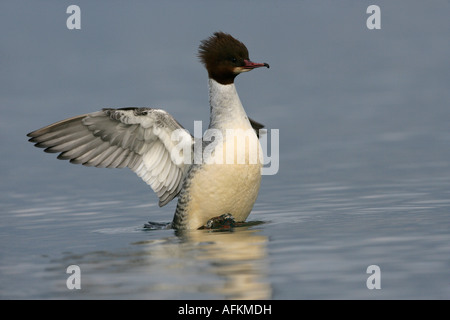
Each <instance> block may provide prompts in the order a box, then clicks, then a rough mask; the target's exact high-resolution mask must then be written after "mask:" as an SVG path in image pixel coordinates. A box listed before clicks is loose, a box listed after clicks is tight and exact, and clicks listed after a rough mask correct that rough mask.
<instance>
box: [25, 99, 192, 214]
mask: <svg viewBox="0 0 450 320" xmlns="http://www.w3.org/2000/svg"><path fill="white" fill-rule="evenodd" d="M28 136H29V137H31V139H30V140H29V141H30V142H33V143H35V146H36V147H40V148H46V149H45V150H44V151H46V152H52V153H60V154H59V155H58V159H63V160H70V162H72V163H77V164H83V165H85V166H94V167H100V168H105V167H106V168H123V167H128V168H130V169H131V170H133V171H134V172H136V174H137V175H138V176H139V177H141V178H142V180H144V181H145V182H146V183H147V184H148V185H150V187H151V188H152V189H153V191H155V192H156V194H157V195H158V197H159V205H160V206H164V205H165V204H167V203H168V202H169V201H170V200H172V199H173V198H174V197H175V196H176V195H177V194H178V193H179V192H180V190H181V187H182V182H183V178H184V175H185V173H186V170H187V163H191V162H190V161H191V158H189V159H185V157H191V155H192V152H191V151H192V146H193V137H192V136H191V135H190V134H189V133H188V132H187V130H185V129H184V128H183V127H182V126H181V125H180V124H179V123H178V122H177V121H176V120H175V119H174V118H173V117H172V116H171V115H170V114H168V113H167V112H165V111H164V110H160V109H151V108H124V109H103V110H102V111H98V112H93V113H89V114H84V115H80V116H77V117H73V118H70V119H66V120H62V121H59V122H56V123H54V124H51V125H49V126H47V127H44V128H42V129H39V130H36V131H33V132H31V133H29V134H28ZM174 137H175V139H174ZM186 150H188V151H189V152H184V153H183V151H186Z"/></svg>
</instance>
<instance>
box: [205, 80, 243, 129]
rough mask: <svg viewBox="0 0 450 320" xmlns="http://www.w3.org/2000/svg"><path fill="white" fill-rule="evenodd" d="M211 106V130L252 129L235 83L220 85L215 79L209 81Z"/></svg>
mask: <svg viewBox="0 0 450 320" xmlns="http://www.w3.org/2000/svg"><path fill="white" fill-rule="evenodd" d="M209 104H210V106H211V119H210V123H209V128H216V129H232V128H251V125H250V122H249V120H248V117H247V114H246V113H245V110H244V107H243V106H242V103H241V100H240V99H239V96H238V93H237V91H236V87H235V86H234V83H231V84H220V83H218V82H217V81H215V80H214V79H209Z"/></svg>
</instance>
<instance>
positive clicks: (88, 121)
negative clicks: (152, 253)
mask: <svg viewBox="0 0 450 320" xmlns="http://www.w3.org/2000/svg"><path fill="white" fill-rule="evenodd" d="M198 58H199V60H200V62H201V63H202V64H203V65H204V67H205V68H206V71H207V74H208V88H209V104H210V123H209V127H208V130H206V131H205V135H203V139H200V140H201V141H198V140H199V139H197V138H194V136H192V135H191V134H190V133H189V132H188V131H187V130H186V129H185V128H184V127H183V126H182V125H181V124H180V123H179V122H178V121H177V120H175V119H174V118H173V117H172V116H171V115H170V114H169V113H168V112H167V111H165V110H162V109H156V108H148V107H126V108H104V109H102V110H100V111H96V112H92V113H87V114H83V115H78V116H75V117H72V118H68V119H65V120H62V121H58V122H56V123H53V124H50V125H48V126H46V127H43V128H41V129H38V130H35V131H32V132H30V133H28V134H27V136H28V137H29V141H30V142H32V143H34V145H35V146H36V147H39V148H45V150H44V151H45V152H49V153H59V155H58V157H57V158H58V159H62V160H69V161H70V162H71V163H74V164H82V165H84V166H94V167H100V168H102V167H103V168H104V167H107V168H124V167H128V168H130V169H131V170H132V171H134V172H135V173H136V174H137V175H138V176H139V177H140V178H141V179H142V180H143V181H145V182H146V183H147V184H148V185H149V186H150V187H151V188H152V190H153V191H154V192H155V193H156V194H157V196H158V198H159V206H160V207H162V206H164V205H166V204H167V203H169V202H170V201H171V200H173V199H174V198H175V197H178V202H177V206H176V209H175V213H174V217H173V220H172V222H171V224H170V227H171V228H173V229H176V230H186V229H189V230H191V229H199V228H203V227H204V226H206V225H207V224H208V222H211V221H214V219H217V218H220V217H223V216H227V217H231V218H232V219H233V221H238V222H244V221H245V220H246V219H247V217H248V216H249V214H250V212H251V211H252V208H253V206H254V203H255V202H256V199H257V196H258V193H259V188H260V184H261V168H262V160H261V158H262V151H261V145H260V142H259V136H258V132H259V129H261V128H263V127H264V126H263V125H262V124H260V123H259V122H257V121H254V120H252V119H250V118H249V117H248V116H247V114H246V112H245V110H244V108H243V106H242V103H241V100H240V98H239V96H238V93H237V91H236V86H235V78H236V76H238V75H239V74H241V73H244V72H248V71H251V70H253V69H256V68H260V67H266V68H269V64H267V63H256V62H253V61H251V60H250V58H249V52H248V49H247V47H246V46H245V45H244V43H242V42H241V41H239V40H238V39H236V38H234V37H233V36H232V35H230V34H228V33H224V32H222V31H218V32H214V33H213V34H212V35H211V36H210V37H208V38H206V39H204V40H202V41H201V42H200V45H199V49H198ZM206 132H209V133H210V135H209V139H205V136H206ZM230 132H231V133H232V134H230ZM239 143H244V145H245V148H244V149H245V151H244V152H242V153H241V154H240V156H239V150H237V146H238V145H239ZM255 145H256V147H253V148H251V147H250V146H255ZM227 147H228V148H227ZM199 150H200V152H198V151H199ZM230 153H231V155H230ZM198 155H199V156H198ZM197 156H198V157H197ZM198 158H199V159H198ZM255 158H256V159H257V160H256V161H252V159H253V160H254V159H255ZM195 160H197V161H195Z"/></svg>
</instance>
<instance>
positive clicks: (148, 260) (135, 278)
mask: <svg viewBox="0 0 450 320" xmlns="http://www.w3.org/2000/svg"><path fill="white" fill-rule="evenodd" d="M98 231H99V232H101V233H103V234H109V235H111V234H112V233H116V234H114V237H116V238H117V237H118V236H120V235H119V233H122V234H127V235H130V234H131V233H130V231H129V230H126V229H120V230H118V229H114V230H107V229H101V230H98ZM142 232H143V233H144V235H145V236H147V235H149V236H150V237H151V239H148V238H147V239H146V240H139V241H133V242H131V244H130V246H128V247H126V248H123V247H122V248H120V249H115V250H108V251H91V252H87V253H85V254H73V253H72V254H71V253H66V255H65V257H64V258H63V259H62V261H59V262H57V261H53V268H52V269H53V270H54V271H55V272H56V271H58V272H60V270H61V268H64V267H63V266H61V265H64V266H68V265H71V264H76V265H79V266H80V268H81V273H82V290H79V292H78V293H76V296H75V295H71V296H72V297H76V298H82V299H89V298H95V299H97V298H103V297H106V298H115V297H118V298H120V299H124V298H125V299H128V298H130V299H186V298H188V299H270V298H271V297H272V290H271V285H270V283H269V281H268V272H269V270H268V269H269V266H268V261H267V242H268V239H267V237H266V236H264V235H261V234H260V230H258V229H255V227H239V228H235V229H233V230H231V231H222V232H211V231H208V230H195V231H185V232H175V234H174V231H173V230H152V231H142ZM132 233H133V234H134V235H136V234H137V235H138V236H139V238H141V239H142V237H141V236H142V233H141V232H136V230H135V231H134V232H132ZM114 241H115V240H114ZM47 271H48V272H50V273H51V271H52V270H47ZM58 291H62V292H64V291H65V292H66V294H70V293H69V292H68V291H69V290H67V289H65V288H61V289H58Z"/></svg>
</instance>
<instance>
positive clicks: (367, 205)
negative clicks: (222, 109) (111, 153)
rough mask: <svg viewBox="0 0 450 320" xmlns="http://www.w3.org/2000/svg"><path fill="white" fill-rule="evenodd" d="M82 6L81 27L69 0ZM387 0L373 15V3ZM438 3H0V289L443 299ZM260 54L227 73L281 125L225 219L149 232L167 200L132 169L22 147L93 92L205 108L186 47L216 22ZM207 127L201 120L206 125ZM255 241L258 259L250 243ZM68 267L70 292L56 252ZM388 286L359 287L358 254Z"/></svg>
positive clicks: (178, 112) (190, 120) (18, 292)
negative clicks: (244, 196)
mask: <svg viewBox="0 0 450 320" xmlns="http://www.w3.org/2000/svg"><path fill="white" fill-rule="evenodd" d="M71 4H77V5H78V6H80V8H81V30H68V29H67V28H66V19H67V18H68V16H69V15H68V14H66V9H67V7H68V6H69V5H71ZM371 4H377V5H379V6H380V8H381V30H369V29H367V27H366V19H367V18H368V17H369V15H368V14H367V13H366V9H367V7H368V6H369V5H371ZM449 12H450V2H449V1H428V2H425V1H406V0H405V1H370V2H369V1H331V0H330V1H164V2H163V1H159V2H152V1H2V2H1V3H0V30H1V33H0V68H1V69H0V110H1V116H0V148H1V149H0V150H1V157H0V170H1V180H0V192H1V194H0V219H1V220H0V221H1V223H0V297H1V298H4V299H10V298H26V299H33V298H64V299H71V298H77V299H79V298H87V299H91V298H120V299H126V298H138V299H141V298H142V299H146V298H149V299H163V298H176V299H185V298H198V299H209V298H219V299H221V298H272V299H305V298H306V299H308V298H324V299H339V298H354V299H359V298H363V299H371V298H382V299H383V298H386V299H395V298H397V299H398V298H400V299H402V298H414V299H427V298H438V299H448V298H450V280H449V279H450V258H449V257H450V255H449V253H450V234H449V230H450V228H449V225H450V224H449V222H450V126H449V124H450V106H449V101H450V93H449V84H450V64H449V57H450V20H449V19H448V14H449ZM218 30H221V31H225V32H228V33H231V34H232V35H234V36H235V37H237V38H238V39H240V40H241V41H243V42H244V43H245V44H246V45H247V47H248V48H249V51H250V58H251V59H252V60H254V61H257V62H268V63H269V64H270V65H271V68H270V69H268V70H267V69H264V70H262V69H259V70H255V71H253V72H251V73H247V74H244V75H241V76H239V77H238V78H237V81H236V85H237V89H238V92H239V94H240V97H241V100H242V101H243V104H244V106H245V108H246V110H247V112H248V114H249V115H250V117H252V118H254V119H256V120H257V121H260V122H262V123H264V124H265V125H266V127H268V128H269V129H270V128H276V129H279V130H280V170H279V172H278V174H277V175H274V176H265V177H264V178H263V184H262V187H261V192H260V196H259V198H258V201H257V203H256V205H255V208H254V211H253V213H252V214H251V215H250V217H249V220H250V221H262V222H264V223H263V224H258V225H256V226H253V227H249V228H244V229H241V230H237V231H236V232H234V233H226V234H217V233H205V232H203V233H202V232H193V233H191V234H189V235H188V236H186V235H183V236H180V235H178V234H176V233H174V232H173V231H172V230H154V231H144V230H142V228H141V227H142V225H143V223H145V222H146V221H147V220H152V221H163V222H168V221H170V220H171V218H172V214H173V211H174V206H175V204H174V203H172V204H170V205H168V206H166V207H164V208H158V207H157V205H155V203H156V202H157V198H156V196H155V195H154V194H153V193H152V192H151V190H150V189H149V188H148V187H147V186H146V185H145V184H144V183H143V182H142V181H140V180H139V179H138V178H137V177H136V176H135V174H134V173H132V172H131V171H129V170H126V169H123V170H112V169H111V170H110V169H96V168H86V167H82V166H75V165H70V164H69V163H68V162H65V161H58V160H56V159H55V156H54V155H49V154H45V153H43V152H42V151H41V150H38V149H36V148H34V147H33V146H32V144H30V143H29V142H27V138H26V134H27V133H28V132H30V131H32V130H35V129H38V128H40V127H42V126H44V125H47V124H50V123H52V122H55V121H58V120H61V119H64V118H68V117H71V116H74V115H78V114H83V113H88V112H93V111H96V110H99V109H101V108H103V107H125V106H148V107H159V108H163V109H165V110H167V111H168V112H170V113H171V114H172V115H173V116H174V117H175V118H176V119H177V120H178V121H179V122H181V123H182V124H183V125H184V126H185V127H186V128H187V129H189V130H190V131H192V130H193V124H194V120H202V121H206V122H207V121H208V119H209V114H208V111H209V106H208V97H207V75H206V71H205V70H204V69H203V67H202V66H201V64H200V63H199V62H198V59H197V57H196V52H197V48H198V44H199V42H200V40H202V39H204V38H206V37H208V36H210V35H211V34H212V33H213V32H214V31H218ZM205 126H206V123H205V124H204V127H205ZM252 253H253V255H252ZM70 264H77V265H80V267H81V270H82V289H81V290H78V291H71V290H68V289H67V287H66V283H65V280H66V279H67V277H68V275H67V274H66V273H65V271H66V267H67V266H68V265H70ZM372 264H375V265H378V266H379V267H380V269H381V289H380V290H369V289H367V287H366V280H367V278H368V276H369V275H368V274H367V273H366V268H367V267H368V266H369V265H372Z"/></svg>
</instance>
